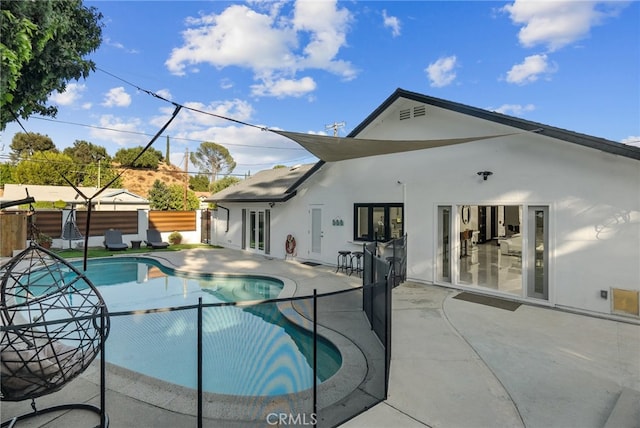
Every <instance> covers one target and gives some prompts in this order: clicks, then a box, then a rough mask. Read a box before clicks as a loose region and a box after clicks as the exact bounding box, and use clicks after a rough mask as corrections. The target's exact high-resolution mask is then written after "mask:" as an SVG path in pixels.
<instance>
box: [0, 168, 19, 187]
mask: <svg viewBox="0 0 640 428" xmlns="http://www.w3.org/2000/svg"><path fill="white" fill-rule="evenodd" d="M15 169H16V168H15V166H13V165H11V164H9V163H0V184H7V183H15V180H14V179H13V176H14V173H13V171H14V170H15Z"/></svg>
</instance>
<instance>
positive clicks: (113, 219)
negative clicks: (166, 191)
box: [23, 211, 197, 238]
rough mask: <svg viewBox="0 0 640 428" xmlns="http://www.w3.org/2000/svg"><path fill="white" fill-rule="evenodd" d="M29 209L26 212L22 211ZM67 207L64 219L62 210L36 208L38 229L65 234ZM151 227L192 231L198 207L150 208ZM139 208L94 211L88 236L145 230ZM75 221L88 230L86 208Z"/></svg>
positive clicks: (53, 233)
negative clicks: (154, 209) (189, 208)
mask: <svg viewBox="0 0 640 428" xmlns="http://www.w3.org/2000/svg"><path fill="white" fill-rule="evenodd" d="M23 213H26V212H23ZM67 215H68V211H65V214H64V216H65V218H64V219H63V218H62V216H63V213H62V211H36V214H35V216H34V224H35V225H36V227H37V228H38V230H39V231H40V232H42V233H45V234H47V235H49V236H51V237H53V238H60V237H61V235H62V227H63V223H64V222H66V221H67ZM148 215H149V228H150V229H157V230H159V231H160V232H173V231H179V232H180V231H193V230H196V229H197V225H196V219H197V217H196V211H148ZM139 220H140V219H139V213H138V211H117V212H114V211H92V212H91V229H90V231H89V236H102V235H104V231H105V230H109V229H119V230H121V231H122V233H123V234H125V235H129V234H132V235H136V234H139V233H146V231H145V230H140V229H141V228H140V225H139ZM76 224H77V226H78V229H79V230H80V233H81V234H82V235H84V234H85V231H86V225H87V211H76Z"/></svg>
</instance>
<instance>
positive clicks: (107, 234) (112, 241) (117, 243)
mask: <svg viewBox="0 0 640 428" xmlns="http://www.w3.org/2000/svg"><path fill="white" fill-rule="evenodd" d="M104 247H105V248H106V249H107V250H111V251H118V250H126V249H127V248H129V246H128V245H127V244H125V243H124V242H122V232H121V231H119V230H115V229H109V230H105V231H104Z"/></svg>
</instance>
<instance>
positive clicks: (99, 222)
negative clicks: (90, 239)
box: [76, 211, 138, 236]
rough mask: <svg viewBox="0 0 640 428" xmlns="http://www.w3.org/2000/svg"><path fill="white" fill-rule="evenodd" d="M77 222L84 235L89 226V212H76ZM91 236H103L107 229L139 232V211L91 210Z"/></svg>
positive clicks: (127, 232) (131, 232) (130, 232)
mask: <svg viewBox="0 0 640 428" xmlns="http://www.w3.org/2000/svg"><path fill="white" fill-rule="evenodd" d="M76 223H77V225H78V229H79V230H80V233H81V234H82V235H84V234H85V231H86V228H87V212H86V211H77V212H76ZM90 227H91V229H90V230H89V236H102V235H104V231H105V230H109V229H118V230H121V231H122V233H123V234H125V235H127V234H137V233H138V212H137V211H117V212H116V211H91V225H90Z"/></svg>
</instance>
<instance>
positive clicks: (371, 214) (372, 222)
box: [353, 204, 404, 241]
mask: <svg viewBox="0 0 640 428" xmlns="http://www.w3.org/2000/svg"><path fill="white" fill-rule="evenodd" d="M353 218H354V221H353V239H354V241H389V240H391V239H395V238H400V237H402V236H403V235H404V210H403V205H402V204H354V205H353Z"/></svg>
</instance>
